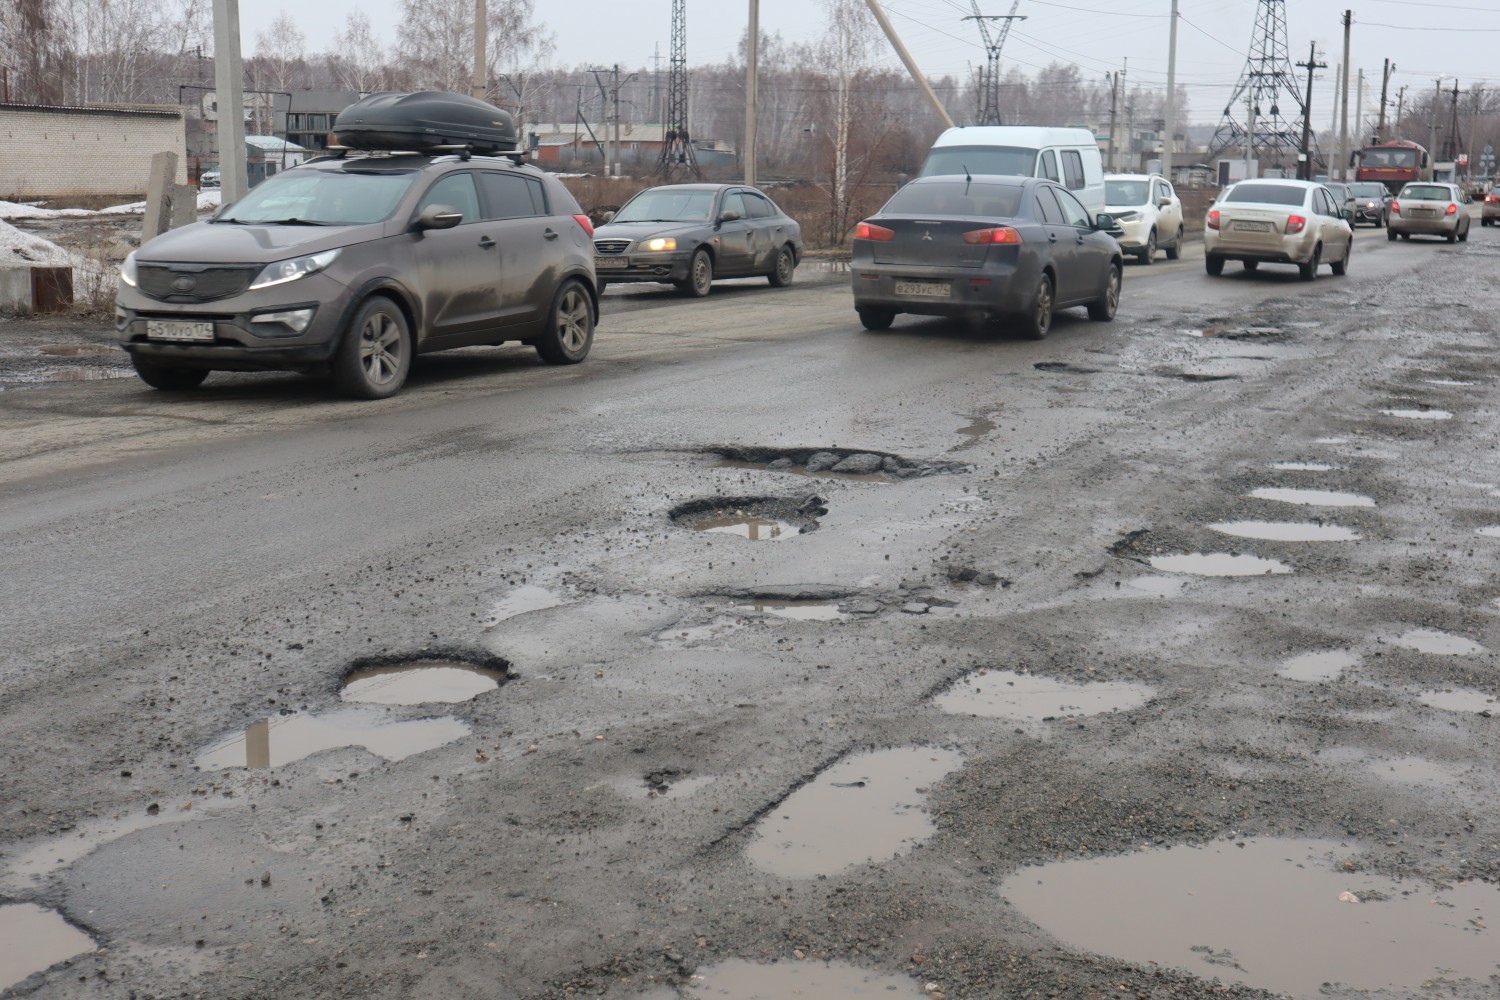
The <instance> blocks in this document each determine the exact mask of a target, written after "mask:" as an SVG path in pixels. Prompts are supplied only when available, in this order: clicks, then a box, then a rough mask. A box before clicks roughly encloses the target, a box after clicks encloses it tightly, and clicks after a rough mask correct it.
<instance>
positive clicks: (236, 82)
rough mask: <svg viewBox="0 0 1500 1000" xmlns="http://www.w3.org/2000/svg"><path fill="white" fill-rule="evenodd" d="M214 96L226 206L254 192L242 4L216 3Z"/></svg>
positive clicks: (237, 1) (230, 0)
mask: <svg viewBox="0 0 1500 1000" xmlns="http://www.w3.org/2000/svg"><path fill="white" fill-rule="evenodd" d="M214 93H215V98H216V99H217V101H218V105H219V189H220V190H221V191H222V192H223V198H224V204H226V205H228V204H231V203H232V202H236V201H239V200H240V199H241V198H243V197H245V193H246V192H247V191H249V190H250V182H249V178H247V177H246V176H245V173H246V172H245V68H244V63H243V62H242V61H241V59H240V0H214Z"/></svg>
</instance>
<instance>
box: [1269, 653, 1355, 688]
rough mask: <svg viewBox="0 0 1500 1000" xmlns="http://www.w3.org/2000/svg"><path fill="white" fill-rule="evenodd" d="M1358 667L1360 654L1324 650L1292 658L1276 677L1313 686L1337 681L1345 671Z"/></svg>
mask: <svg viewBox="0 0 1500 1000" xmlns="http://www.w3.org/2000/svg"><path fill="white" fill-rule="evenodd" d="M1357 666H1359V655H1358V654H1356V653H1353V652H1351V651H1349V650H1347V649H1323V650H1319V651H1317V652H1314V653H1302V654H1301V655H1299V656H1294V657H1292V658H1291V659H1289V660H1287V661H1286V662H1285V663H1283V664H1282V665H1281V666H1280V667H1279V668H1277V670H1276V676H1278V677H1285V678H1287V679H1288V680H1294V681H1305V682H1307V683H1309V684H1312V683H1316V682H1318V681H1331V680H1336V679H1337V678H1338V677H1339V675H1341V674H1342V673H1343V672H1344V671H1345V670H1349V669H1352V668H1353V667H1357Z"/></svg>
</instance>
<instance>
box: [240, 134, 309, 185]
mask: <svg viewBox="0 0 1500 1000" xmlns="http://www.w3.org/2000/svg"><path fill="white" fill-rule="evenodd" d="M308 155H309V154H308V150H306V149H304V148H303V147H301V146H299V145H297V144H296V143H295V142H287V141H286V140H285V139H279V138H277V137H276V136H274V135H247V136H245V171H246V175H247V177H248V180H249V182H250V186H251V187H254V186H255V185H257V184H259V183H260V182H261V181H263V180H265V179H266V178H267V177H270V176H272V175H273V174H277V173H279V172H281V171H283V170H290V169H291V168H292V167H295V166H297V165H298V164H300V163H302V162H304V161H305V160H306V159H307V158H308Z"/></svg>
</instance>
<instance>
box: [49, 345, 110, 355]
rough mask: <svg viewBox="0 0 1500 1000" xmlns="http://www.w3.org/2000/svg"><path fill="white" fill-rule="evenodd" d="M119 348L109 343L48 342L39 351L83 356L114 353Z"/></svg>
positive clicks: (50, 353)
mask: <svg viewBox="0 0 1500 1000" xmlns="http://www.w3.org/2000/svg"><path fill="white" fill-rule="evenodd" d="M118 349H119V348H116V347H112V346H110V345H109V344H47V345H45V346H42V347H38V348H37V352H38V353H40V354H45V355H47V356H48V357H53V358H82V357H88V356H91V355H96V354H114V353H115V352H116V351H117V350H118Z"/></svg>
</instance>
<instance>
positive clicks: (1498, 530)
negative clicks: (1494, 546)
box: [1474, 524, 1500, 538]
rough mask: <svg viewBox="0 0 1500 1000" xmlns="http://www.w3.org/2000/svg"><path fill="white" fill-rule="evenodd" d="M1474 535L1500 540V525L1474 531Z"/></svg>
mask: <svg viewBox="0 0 1500 1000" xmlns="http://www.w3.org/2000/svg"><path fill="white" fill-rule="evenodd" d="M1474 534H1476V535H1483V536H1484V537H1485V538H1500V524H1495V525H1490V526H1489V527H1486V528H1476V529H1474Z"/></svg>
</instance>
